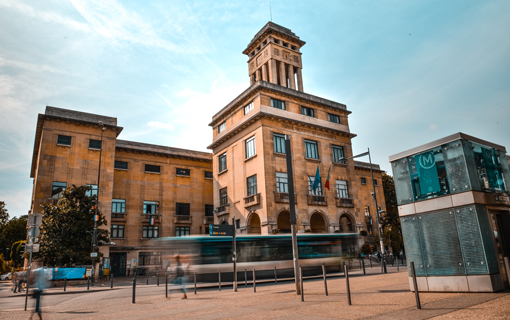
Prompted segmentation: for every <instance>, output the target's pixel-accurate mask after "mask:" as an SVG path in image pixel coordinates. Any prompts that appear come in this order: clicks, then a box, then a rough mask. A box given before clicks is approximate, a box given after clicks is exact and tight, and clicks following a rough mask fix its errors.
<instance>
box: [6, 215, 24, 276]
mask: <svg viewBox="0 0 510 320" xmlns="http://www.w3.org/2000/svg"><path fill="white" fill-rule="evenodd" d="M27 217H28V216H27V215H24V216H20V217H14V218H12V219H11V220H9V221H8V222H7V223H6V224H5V225H4V226H2V229H1V230H0V253H1V254H3V255H4V257H8V259H9V260H11V261H12V262H13V266H14V267H16V266H20V265H21V264H23V259H22V257H21V252H18V251H16V250H15V249H16V248H15V247H16V246H13V245H14V243H16V242H19V241H21V240H22V241H24V240H25V239H26V238H27ZM13 248H14V249H13Z"/></svg>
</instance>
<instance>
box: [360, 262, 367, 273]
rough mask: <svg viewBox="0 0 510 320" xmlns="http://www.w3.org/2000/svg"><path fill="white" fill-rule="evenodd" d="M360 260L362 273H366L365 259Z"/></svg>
mask: <svg viewBox="0 0 510 320" xmlns="http://www.w3.org/2000/svg"><path fill="white" fill-rule="evenodd" d="M361 262H362V263H363V274H367V272H366V271H365V259H363V260H361Z"/></svg>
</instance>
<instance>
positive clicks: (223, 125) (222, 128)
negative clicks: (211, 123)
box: [218, 122, 227, 133]
mask: <svg viewBox="0 0 510 320" xmlns="http://www.w3.org/2000/svg"><path fill="white" fill-rule="evenodd" d="M226 127H227V124H226V122H223V123H222V124H220V125H219V126H218V133H220V132H222V131H223V130H225V128H226Z"/></svg>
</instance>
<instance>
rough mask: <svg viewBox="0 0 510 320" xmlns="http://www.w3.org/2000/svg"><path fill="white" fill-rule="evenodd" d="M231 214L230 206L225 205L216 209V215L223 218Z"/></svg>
mask: <svg viewBox="0 0 510 320" xmlns="http://www.w3.org/2000/svg"><path fill="white" fill-rule="evenodd" d="M229 213H230V204H225V205H223V206H219V207H217V208H216V215H218V216H222V215H224V214H229Z"/></svg>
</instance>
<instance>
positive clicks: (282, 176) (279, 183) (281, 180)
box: [276, 172, 289, 193]
mask: <svg viewBox="0 0 510 320" xmlns="http://www.w3.org/2000/svg"><path fill="white" fill-rule="evenodd" d="M276 192H285V193H288V192H289V180H288V179H287V172H277V173H276Z"/></svg>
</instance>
